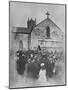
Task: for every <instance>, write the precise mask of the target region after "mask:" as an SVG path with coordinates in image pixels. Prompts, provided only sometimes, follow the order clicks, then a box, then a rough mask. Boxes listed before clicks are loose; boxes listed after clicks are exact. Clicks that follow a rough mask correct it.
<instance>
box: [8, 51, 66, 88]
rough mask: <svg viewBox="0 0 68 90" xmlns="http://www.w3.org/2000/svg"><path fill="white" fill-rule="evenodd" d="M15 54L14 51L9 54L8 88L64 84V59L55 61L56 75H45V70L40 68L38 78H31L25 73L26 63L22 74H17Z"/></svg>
mask: <svg viewBox="0 0 68 90" xmlns="http://www.w3.org/2000/svg"><path fill="white" fill-rule="evenodd" d="M16 61H17V56H16V53H15V52H14V53H13V54H12V55H11V56H10V65H9V66H10V68H9V70H10V71H9V73H10V88H17V87H34V86H48V85H64V84H65V62H64V60H61V61H57V62H56V65H55V67H57V68H56V69H57V70H56V73H57V74H56V75H54V76H53V77H52V78H47V77H46V70H42V69H41V70H40V73H39V78H38V79H33V78H30V77H28V75H27V64H26V69H25V72H24V75H19V74H18V73H17V70H16Z"/></svg>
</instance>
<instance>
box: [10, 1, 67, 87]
mask: <svg viewBox="0 0 68 90" xmlns="http://www.w3.org/2000/svg"><path fill="white" fill-rule="evenodd" d="M62 85H66V5H65V4H48V3H33V2H22V1H21V2H20V1H9V88H27V87H28V88H30V87H44V86H62Z"/></svg>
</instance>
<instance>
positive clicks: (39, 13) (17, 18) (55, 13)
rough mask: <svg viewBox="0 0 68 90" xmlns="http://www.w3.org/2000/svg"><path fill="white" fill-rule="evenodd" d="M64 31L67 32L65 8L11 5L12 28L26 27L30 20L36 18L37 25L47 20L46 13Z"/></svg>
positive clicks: (21, 4)
mask: <svg viewBox="0 0 68 90" xmlns="http://www.w3.org/2000/svg"><path fill="white" fill-rule="evenodd" d="M47 11H48V12H49V13H50V18H51V20H52V21H54V22H55V23H56V24H57V25H58V26H59V27H60V28H61V29H62V30H63V31H64V30H65V6H64V5H52V4H36V3H20V2H19V3H18V2H11V3H10V24H11V25H10V26H11V27H12V26H16V27H23V26H24V27H26V26H27V20H28V17H29V18H31V17H32V18H33V19H35V18H36V22H37V24H38V23H39V22H41V21H42V20H44V19H46V12H47Z"/></svg>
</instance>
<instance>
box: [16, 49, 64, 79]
mask: <svg viewBox="0 0 68 90" xmlns="http://www.w3.org/2000/svg"><path fill="white" fill-rule="evenodd" d="M16 55H17V57H18V59H17V62H16V66H17V72H18V74H20V75H23V74H24V71H25V68H26V64H27V73H28V75H29V76H30V77H33V78H38V77H39V72H40V69H44V70H46V76H47V77H52V76H53V74H54V73H55V72H53V69H54V67H55V62H56V61H57V60H61V57H62V56H63V53H62V52H57V51H55V52H53V51H51V52H49V51H48V50H47V51H46V52H42V51H41V50H40V51H38V50H37V51H33V50H29V51H25V52H23V51H22V50H19V51H17V52H16Z"/></svg>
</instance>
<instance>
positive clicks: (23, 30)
mask: <svg viewBox="0 0 68 90" xmlns="http://www.w3.org/2000/svg"><path fill="white" fill-rule="evenodd" d="M14 33H18V34H20V33H22V34H30V33H31V30H29V29H28V28H26V27H16V31H15V32H14Z"/></svg>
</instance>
